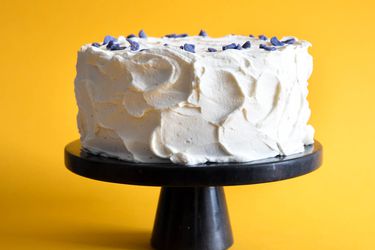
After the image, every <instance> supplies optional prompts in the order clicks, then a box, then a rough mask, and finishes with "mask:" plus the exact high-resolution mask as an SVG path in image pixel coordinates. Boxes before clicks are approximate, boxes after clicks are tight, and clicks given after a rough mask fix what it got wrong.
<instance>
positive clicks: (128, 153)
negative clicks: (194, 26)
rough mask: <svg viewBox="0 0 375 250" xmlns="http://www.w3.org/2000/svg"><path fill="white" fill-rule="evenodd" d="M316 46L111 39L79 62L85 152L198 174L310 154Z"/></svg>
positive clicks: (181, 37) (246, 40) (84, 50)
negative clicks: (207, 166) (198, 169)
mask: <svg viewBox="0 0 375 250" xmlns="http://www.w3.org/2000/svg"><path fill="white" fill-rule="evenodd" d="M309 46H310V43H309V42H307V41H304V40H298V39H297V38H295V37H283V38H281V39H278V38H277V37H272V38H270V39H269V38H267V37H266V36H264V35H260V36H257V37H254V36H252V35H250V36H244V35H228V36H224V37H220V38H212V37H209V36H208V35H207V33H206V32H204V31H201V32H200V33H199V35H197V36H188V35H187V34H169V35H166V36H164V37H161V38H156V37H148V36H147V35H146V34H145V32H144V31H143V30H141V31H140V32H139V34H138V36H135V35H129V36H127V37H124V36H120V37H118V38H115V37H112V36H106V37H105V39H104V41H103V42H101V43H92V44H86V45H84V46H82V47H81V49H80V50H79V52H78V61H77V76H76V79H75V94H76V99H77V104H78V109H79V111H78V116H77V121H78V128H79V132H80V140H81V145H82V147H83V148H84V149H85V150H87V151H89V152H90V153H93V154H99V155H102V156H106V157H114V158H117V159H121V160H126V161H132V162H142V163H157V162H173V163H176V164H183V165H194V164H200V163H205V162H248V161H253V160H259V159H264V158H269V157H275V156H278V155H290V154H295V153H299V152H302V151H304V146H305V145H309V144H312V143H313V141H314V140H313V137H314V129H313V127H312V126H311V125H308V120H309V117H310V109H309V104H308V101H307V94H308V89H307V85H308V82H307V81H308V79H309V77H310V75H311V72H312V57H311V55H310V54H309V52H308V48H309Z"/></svg>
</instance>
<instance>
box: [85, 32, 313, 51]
mask: <svg viewBox="0 0 375 250" xmlns="http://www.w3.org/2000/svg"><path fill="white" fill-rule="evenodd" d="M309 45H310V43H308V42H307V41H303V40H298V39H297V38H295V37H291V36H287V37H283V38H281V39H278V38H277V37H275V36H273V37H271V38H268V37H266V36H265V35H259V36H257V37H255V36H253V35H249V36H243V35H228V36H224V37H219V38H213V37H209V36H208V35H207V33H206V32H205V31H204V30H201V31H200V32H199V34H198V35H196V36H189V35H188V34H186V33H183V34H174V33H173V34H168V35H165V36H163V37H161V38H156V37H148V36H147V35H146V33H145V32H144V31H143V30H141V31H139V33H138V36H135V35H134V34H130V35H128V36H126V37H124V36H119V37H118V38H115V37H113V36H110V35H107V36H105V38H104V40H103V42H102V43H97V42H95V43H92V44H91V46H92V47H96V48H98V49H101V50H104V51H111V52H113V53H124V52H133V53H135V52H142V51H144V50H149V49H153V48H157V47H164V48H168V49H172V50H183V51H186V52H189V53H199V54H204V53H221V52H223V51H227V50H241V51H243V52H244V53H257V52H260V53H262V52H263V53H264V52H273V51H282V50H284V49H286V48H287V47H290V46H309Z"/></svg>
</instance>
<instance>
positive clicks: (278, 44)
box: [271, 36, 284, 46]
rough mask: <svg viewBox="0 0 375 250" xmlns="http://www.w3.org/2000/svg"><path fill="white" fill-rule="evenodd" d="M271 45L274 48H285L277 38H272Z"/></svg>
mask: <svg viewBox="0 0 375 250" xmlns="http://www.w3.org/2000/svg"><path fill="white" fill-rule="evenodd" d="M271 44H272V45H273V46H283V45H284V43H282V42H280V41H279V39H277V37H276V36H273V37H272V38H271Z"/></svg>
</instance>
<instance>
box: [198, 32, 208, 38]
mask: <svg viewBox="0 0 375 250" xmlns="http://www.w3.org/2000/svg"><path fill="white" fill-rule="evenodd" d="M199 36H204V37H206V36H207V32H206V31H204V30H201V31H200V32H199Z"/></svg>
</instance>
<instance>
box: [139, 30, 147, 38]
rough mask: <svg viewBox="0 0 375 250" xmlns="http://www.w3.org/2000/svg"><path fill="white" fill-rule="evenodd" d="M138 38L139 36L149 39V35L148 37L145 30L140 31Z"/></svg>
mask: <svg viewBox="0 0 375 250" xmlns="http://www.w3.org/2000/svg"><path fill="white" fill-rule="evenodd" d="M138 36H139V37H140V38H147V35H146V33H145V32H144V31H143V30H140V31H139V33H138Z"/></svg>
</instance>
